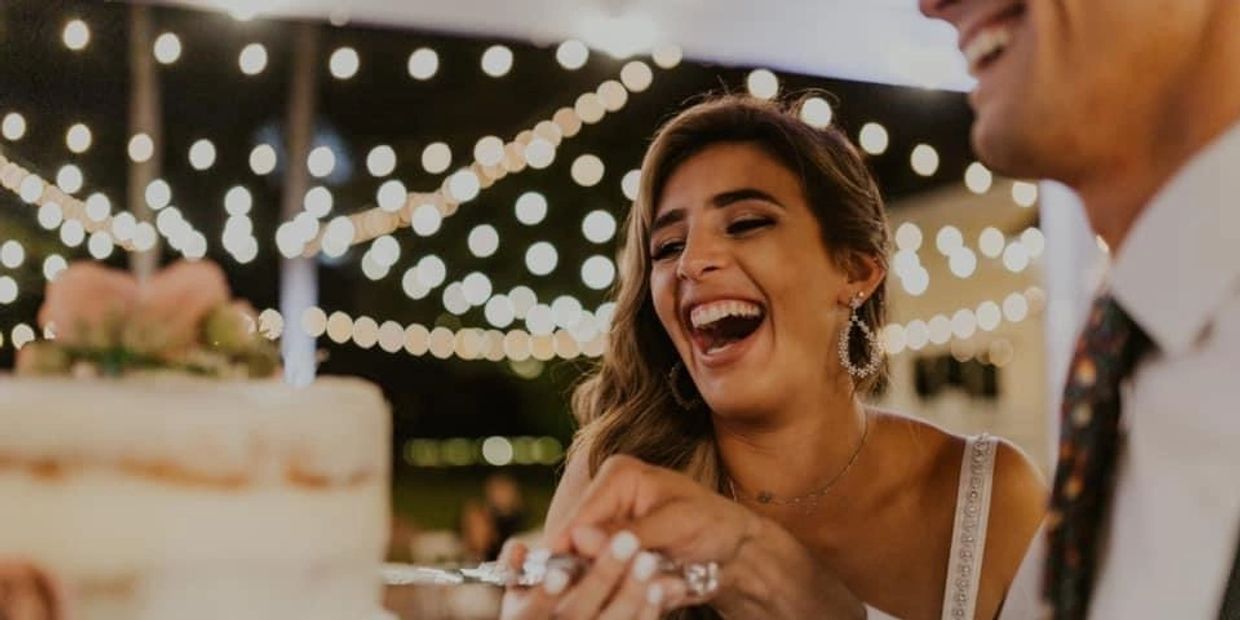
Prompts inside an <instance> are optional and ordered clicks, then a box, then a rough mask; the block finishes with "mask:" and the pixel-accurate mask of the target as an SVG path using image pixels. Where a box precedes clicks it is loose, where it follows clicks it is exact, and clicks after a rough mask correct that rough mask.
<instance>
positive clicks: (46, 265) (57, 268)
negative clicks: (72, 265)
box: [43, 254, 69, 282]
mask: <svg viewBox="0 0 1240 620" xmlns="http://www.w3.org/2000/svg"><path fill="white" fill-rule="evenodd" d="M68 268H69V263H68V261H66V260H65V259H64V257H63V256H61V255H59V254H51V255H49V256H48V257H47V258H45V259H43V277H44V278H46V279H47V281H48V282H51V281H53V280H55V279H56V276H58V275H60V274H61V272H63V271H64V270H65V269H68Z"/></svg>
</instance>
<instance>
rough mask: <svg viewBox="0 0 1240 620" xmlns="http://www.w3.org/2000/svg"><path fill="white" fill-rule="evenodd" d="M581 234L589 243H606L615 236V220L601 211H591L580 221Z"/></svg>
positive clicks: (607, 213) (609, 214)
mask: <svg viewBox="0 0 1240 620" xmlns="http://www.w3.org/2000/svg"><path fill="white" fill-rule="evenodd" d="M581 234H582V235H583V236H585V238H586V239H587V240H588V241H590V242H591V243H599V244H602V243H607V242H608V241H611V239H612V237H614V236H615V234H616V218H615V216H613V215H612V214H611V213H610V212H608V211H604V210H602V209H599V210H595V211H591V212H590V213H588V214H587V215H586V216H585V218H584V219H582V220H581Z"/></svg>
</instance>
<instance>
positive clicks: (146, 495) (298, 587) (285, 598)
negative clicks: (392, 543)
mask: <svg viewBox="0 0 1240 620" xmlns="http://www.w3.org/2000/svg"><path fill="white" fill-rule="evenodd" d="M0 403H3V405H0V429H2V432H0V523H3V524H4V527H0V557H10V558H20V559H24V560H30V561H33V562H34V563H35V564H36V565H38V566H39V567H41V568H43V569H45V570H47V571H48V572H49V573H51V574H52V575H53V576H54V577H55V578H56V579H57V580H58V581H60V582H61V583H62V584H63V586H64V591H65V593H66V595H67V596H68V598H69V605H70V607H71V609H72V611H73V612H74V616H73V617H76V618H83V619H86V620H105V619H111V618H133V619H141V620H147V619H151V620H153V619H156V618H170V617H176V618H220V617H228V618H255V619H258V618H277V617H287V618H292V617H296V618H303V619H304V618H324V619H326V618H344V617H348V618H366V617H369V616H368V614H369V613H370V612H371V611H373V610H374V609H375V608H376V606H377V603H378V595H379V582H378V566H379V562H380V561H381V559H382V556H383V551H384V548H385V546H386V540H387V534H388V516H389V508H388V476H389V471H388V470H389V454H390V420H389V414H388V410H387V405H386V403H384V401H383V399H382V396H381V394H380V393H379V391H378V390H377V389H376V388H375V387H373V386H371V385H369V384H367V383H364V382H361V381H356V380H344V379H330V378H328V379H323V380H320V381H319V382H316V383H315V384H313V385H311V386H309V387H306V388H292V387H288V386H285V385H283V384H281V383H276V382H221V381H208V380H197V379H192V378H188V377H174V376H151V377H142V378H132V379H124V380H120V381H77V380H57V379H24V378H22V379H12V378H3V379H0Z"/></svg>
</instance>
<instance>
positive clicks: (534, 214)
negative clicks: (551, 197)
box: [515, 192, 547, 226]
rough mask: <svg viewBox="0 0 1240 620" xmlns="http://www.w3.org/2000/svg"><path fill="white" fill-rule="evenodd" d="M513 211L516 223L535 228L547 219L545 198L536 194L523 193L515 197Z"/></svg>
mask: <svg viewBox="0 0 1240 620" xmlns="http://www.w3.org/2000/svg"><path fill="white" fill-rule="evenodd" d="M515 211H516V214H517V221H518V222H521V223H522V224H525V225H526V226H535V225H537V224H539V223H541V222H542V221H543V219H544V218H546V217H547V198H546V197H545V196H543V195H542V194H540V193H538V192H525V193H524V194H521V195H520V196H519V197H517V202H516V206H515Z"/></svg>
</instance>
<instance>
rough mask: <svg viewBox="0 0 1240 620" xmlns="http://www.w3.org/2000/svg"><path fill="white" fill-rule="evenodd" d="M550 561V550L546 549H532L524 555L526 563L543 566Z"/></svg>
mask: <svg viewBox="0 0 1240 620" xmlns="http://www.w3.org/2000/svg"><path fill="white" fill-rule="evenodd" d="M550 559H551V550H550V549H547V548H546V547H534V548H533V549H530V550H529V551H527V552H526V553H525V561H526V562H534V563H538V564H545V563H546V562H547V560H550Z"/></svg>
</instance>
